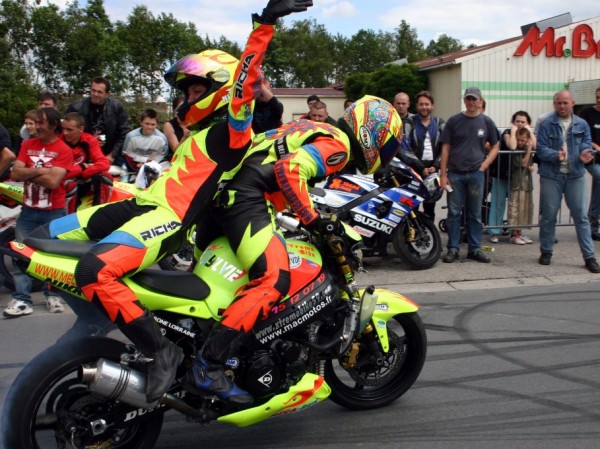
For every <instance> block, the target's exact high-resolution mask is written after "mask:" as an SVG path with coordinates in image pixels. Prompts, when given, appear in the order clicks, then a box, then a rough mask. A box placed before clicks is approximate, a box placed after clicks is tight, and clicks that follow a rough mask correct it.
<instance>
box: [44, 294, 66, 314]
mask: <svg viewBox="0 0 600 449" xmlns="http://www.w3.org/2000/svg"><path fill="white" fill-rule="evenodd" d="M46 307H47V308H48V311H49V312H50V313H63V312H64V311H65V308H64V307H63V305H62V304H61V303H60V296H46Z"/></svg>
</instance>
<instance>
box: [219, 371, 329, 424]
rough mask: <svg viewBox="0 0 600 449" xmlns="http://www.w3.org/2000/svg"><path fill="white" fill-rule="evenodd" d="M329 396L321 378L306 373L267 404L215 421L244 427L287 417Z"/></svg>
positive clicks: (326, 386) (327, 386)
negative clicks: (275, 417) (278, 416)
mask: <svg viewBox="0 0 600 449" xmlns="http://www.w3.org/2000/svg"><path fill="white" fill-rule="evenodd" d="M330 394H331V388H330V387H329V385H327V383H326V382H325V380H324V379H323V378H322V377H320V376H317V375H316V374H313V373H307V374H305V375H304V377H302V379H301V380H300V382H298V383H297V384H295V385H293V386H292V387H290V389H289V390H288V391H287V392H285V393H282V394H278V395H277V396H275V397H273V398H272V399H271V400H269V401H268V402H267V403H265V404H262V405H259V406H258V407H253V408H250V409H246V410H242V411H239V412H236V413H231V414H229V415H225V416H221V417H220V418H218V419H217V421H220V422H226V423H229V424H235V425H236V426H239V427H246V426H250V425H252V424H256V423H258V422H260V421H264V420H265V419H268V418H270V417H272V416H275V415H288V414H291V413H296V412H300V411H303V410H306V409H307V408H309V407H312V406H313V405H316V404H318V403H319V402H321V401H322V400H324V399H327V397H328V396H329V395H330Z"/></svg>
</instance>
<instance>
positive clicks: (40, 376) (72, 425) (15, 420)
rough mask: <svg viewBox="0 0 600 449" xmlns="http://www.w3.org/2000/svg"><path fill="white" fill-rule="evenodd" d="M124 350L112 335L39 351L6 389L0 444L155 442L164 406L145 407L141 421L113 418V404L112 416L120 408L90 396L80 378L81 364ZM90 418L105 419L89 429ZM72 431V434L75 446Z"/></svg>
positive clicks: (135, 448) (131, 447)
mask: <svg viewBox="0 0 600 449" xmlns="http://www.w3.org/2000/svg"><path fill="white" fill-rule="evenodd" d="M124 351H125V345H124V344H123V343H121V342H118V341H116V340H111V339H107V338H98V337H87V338H82V339H79V340H76V341H70V342H68V344H56V345H54V346H51V347H50V348H48V349H46V350H45V351H43V352H42V353H40V354H38V355H37V356H36V357H35V358H34V359H33V360H31V361H30V362H29V363H28V364H27V365H25V367H24V368H23V370H22V371H21V372H20V373H19V374H18V376H17V378H16V379H15V381H14V383H13V384H12V385H11V387H10V389H9V391H8V394H7V395H6V400H5V402H4V409H3V411H2V421H1V423H2V429H3V430H2V443H3V444H4V447H5V448H19V449H44V448H56V447H103V448H111V449H142V448H143V449H151V448H152V447H154V445H155V444H156V441H157V440H158V437H159V435H160V431H161V427H162V422H163V413H162V412H155V413H151V414H150V413H148V414H146V419H145V420H143V421H139V420H131V421H128V422H125V423H124V424H123V423H122V422H119V423H117V422H111V421H110V419H111V418H112V416H113V415H112V413H111V410H113V409H114V410H115V416H117V415H118V413H119V412H117V411H116V410H118V407H113V406H114V405H115V403H114V402H112V401H110V400H108V399H104V398H100V397H97V396H94V395H93V394H92V393H90V392H89V391H88V390H87V387H86V386H85V385H84V384H82V383H81V382H80V381H79V380H78V375H77V373H78V370H79V368H80V366H81V365H82V364H85V363H92V362H94V361H96V360H97V359H99V358H101V357H103V358H106V359H110V360H112V361H115V362H118V361H119V358H120V355H121V353H122V352H124ZM120 413H122V411H121V412H120ZM90 420H94V421H97V422H100V421H101V420H104V421H106V422H105V424H106V425H105V426H104V425H103V426H102V427H104V431H103V432H101V431H97V432H94V433H96V435H91V432H90V431H89V424H90ZM94 430H96V429H94ZM73 432H75V434H74V433H73ZM71 437H73V438H75V445H74V446H71V444H72V443H71V441H70V438H71Z"/></svg>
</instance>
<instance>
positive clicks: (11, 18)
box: [0, 0, 32, 61]
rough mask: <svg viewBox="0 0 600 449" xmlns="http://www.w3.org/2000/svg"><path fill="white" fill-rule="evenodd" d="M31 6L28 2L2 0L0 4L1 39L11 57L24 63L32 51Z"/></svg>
mask: <svg viewBox="0 0 600 449" xmlns="http://www.w3.org/2000/svg"><path fill="white" fill-rule="evenodd" d="M31 11H32V8H31V6H30V5H29V4H28V3H27V1H19V0H2V2H1V3H0V38H1V39H4V42H5V44H6V45H7V46H8V47H7V48H8V50H9V55H11V56H14V58H16V59H17V60H19V61H24V60H25V57H26V55H27V53H28V51H29V50H30V49H31V47H32V45H31Z"/></svg>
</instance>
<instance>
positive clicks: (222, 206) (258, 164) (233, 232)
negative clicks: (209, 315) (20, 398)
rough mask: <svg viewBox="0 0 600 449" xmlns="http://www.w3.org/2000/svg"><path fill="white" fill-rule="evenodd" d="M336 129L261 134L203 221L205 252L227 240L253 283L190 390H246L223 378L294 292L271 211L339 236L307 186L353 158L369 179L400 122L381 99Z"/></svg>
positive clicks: (358, 105)
mask: <svg viewBox="0 0 600 449" xmlns="http://www.w3.org/2000/svg"><path fill="white" fill-rule="evenodd" d="M338 126H339V127H335V126H332V125H329V124H326V123H317V122H312V121H310V120H298V121H294V122H291V123H288V124H286V125H283V126H282V127H280V128H277V129H274V130H270V131H267V132H266V133H265V134H264V135H261V136H259V137H257V139H263V140H262V141H258V140H255V142H254V147H253V148H252V150H251V151H250V153H249V155H248V157H247V158H246V160H245V161H244V164H243V167H242V168H241V170H240V171H239V172H238V173H237V174H236V175H235V177H234V178H233V179H232V180H231V181H230V182H229V183H228V184H227V187H226V188H225V190H224V191H223V192H222V193H221V195H220V196H219V197H218V198H217V200H216V206H215V207H214V208H213V209H212V211H211V217H210V219H209V220H207V221H206V222H205V223H203V226H206V229H204V228H203V227H200V228H197V232H196V235H197V236H198V238H197V245H198V247H199V248H200V249H201V250H204V249H205V248H206V246H207V245H208V244H209V243H210V242H211V241H212V240H213V237H216V236H218V235H222V234H225V235H226V236H227V237H228V239H229V242H230V244H231V247H232V249H233V250H234V252H235V254H236V256H237V258H238V260H239V261H240V262H241V263H242V266H243V267H244V269H245V270H246V272H247V273H248V277H249V279H250V282H249V283H248V284H246V286H245V288H244V289H243V290H242V291H241V292H240V293H239V295H238V296H237V297H236V298H235V299H234V302H233V303H232V304H231V305H230V306H229V307H228V308H227V309H226V310H225V312H224V313H223V318H222V320H221V322H220V324H219V325H218V326H216V327H215V328H214V329H213V330H212V332H211V333H210V335H209V336H208V338H207V340H206V342H205V344H204V347H203V348H202V350H201V351H200V352H199V353H198V356H197V360H196V363H195V365H194V366H193V368H192V370H191V371H188V373H187V374H186V377H185V380H184V387H185V388H186V389H189V390H190V391H192V392H196V393H198V391H200V392H209V393H212V394H216V395H217V396H218V397H219V398H221V399H224V400H226V399H227V398H228V397H229V396H230V395H231V394H233V393H232V392H235V391H240V389H239V387H237V386H235V385H234V384H233V382H232V380H231V378H230V377H229V376H227V375H226V374H225V370H224V367H225V364H226V362H227V361H228V360H230V359H231V360H234V359H233V357H235V354H236V352H237V351H238V350H239V349H240V348H241V347H243V346H244V343H245V342H247V340H248V337H249V335H250V332H252V328H253V327H254V325H255V323H256V321H257V320H259V319H261V318H266V317H267V315H268V313H269V311H270V310H271V308H272V307H273V306H274V305H275V304H276V303H277V302H278V301H279V300H280V299H281V298H282V297H284V296H285V295H286V294H287V293H288V289H289V287H290V266H289V259H288V252H287V248H286V244H285V241H284V239H283V237H282V236H281V235H280V233H279V232H278V231H277V228H276V225H275V224H274V219H273V214H272V212H273V209H277V210H282V209H284V208H285V207H286V206H287V207H289V208H291V209H292V211H294V212H295V213H296V214H297V215H298V217H299V218H300V220H301V221H302V223H303V224H304V225H305V226H306V227H308V228H309V229H310V228H312V229H314V230H315V231H316V232H317V233H321V234H323V233H325V234H327V233H337V232H341V230H342V226H341V224H340V223H339V222H337V221H331V220H327V219H323V218H321V217H320V216H319V214H318V212H317V211H316V210H315V208H314V207H313V205H312V202H311V200H310V197H309V195H308V188H309V183H310V182H311V181H316V180H319V179H323V178H325V177H327V176H329V175H331V174H332V173H335V172H337V171H339V170H341V169H342V168H343V167H344V166H345V165H346V163H347V162H348V160H349V159H350V158H353V159H354V161H353V162H354V163H355V165H356V166H357V168H358V169H359V170H360V171H361V172H362V173H363V174H371V173H373V172H375V171H376V170H377V169H379V168H380V167H383V166H385V165H386V164H387V163H388V162H389V161H390V160H391V159H392V158H393V157H394V155H395V154H396V152H397V150H398V148H399V138H400V136H401V135H402V121H401V119H400V116H399V115H398V113H397V112H396V110H395V109H394V107H393V106H392V105H391V104H390V103H388V102H387V101H384V100H382V99H380V98H377V97H372V96H366V97H363V98H362V99H360V100H358V101H357V102H355V103H354V104H352V105H351V106H350V107H349V108H348V109H346V111H345V112H344V115H343V117H342V118H341V119H340V120H339V123H338ZM225 223H226V224H227V225H226V226H223V224H225ZM246 395H247V396H248V398H249V399H248V402H251V397H250V395H249V394H248V393H246Z"/></svg>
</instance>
